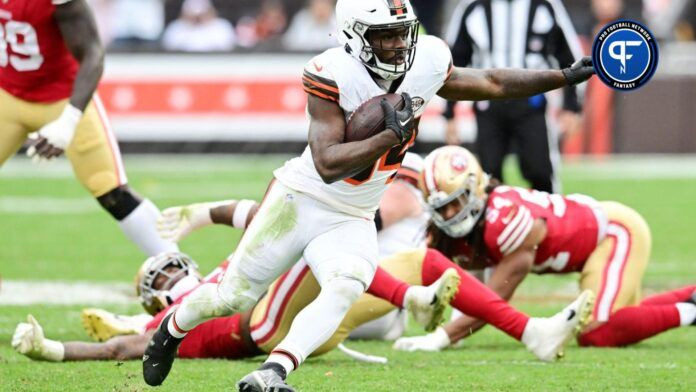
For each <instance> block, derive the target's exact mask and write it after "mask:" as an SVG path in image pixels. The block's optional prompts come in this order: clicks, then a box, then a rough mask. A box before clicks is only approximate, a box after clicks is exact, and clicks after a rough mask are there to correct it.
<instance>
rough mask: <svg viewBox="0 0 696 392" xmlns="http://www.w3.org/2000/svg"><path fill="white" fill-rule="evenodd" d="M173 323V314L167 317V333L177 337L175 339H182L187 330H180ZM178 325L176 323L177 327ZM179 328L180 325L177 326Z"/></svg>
mask: <svg viewBox="0 0 696 392" xmlns="http://www.w3.org/2000/svg"><path fill="white" fill-rule="evenodd" d="M175 313H176V312H175ZM174 324H175V322H174V315H172V317H171V318H170V319H169V322H168V323H167V331H169V334H170V335H172V336H174V337H175V338H177V339H183V338H184V336H186V334H187V333H188V330H185V331H181V330H179V329H177V328H176V327H175V326H174ZM178 326H179V325H178V324H177V327H178ZM179 328H181V327H179Z"/></svg>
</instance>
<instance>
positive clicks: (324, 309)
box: [269, 279, 365, 373]
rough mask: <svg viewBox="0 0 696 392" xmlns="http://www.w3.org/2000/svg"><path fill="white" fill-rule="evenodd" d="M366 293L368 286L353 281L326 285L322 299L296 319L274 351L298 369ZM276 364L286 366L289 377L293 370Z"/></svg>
mask: <svg viewBox="0 0 696 392" xmlns="http://www.w3.org/2000/svg"><path fill="white" fill-rule="evenodd" d="M364 290H365V286H363V284H362V283H361V282H359V281H357V280H354V279H334V280H332V281H330V282H328V283H326V284H325V285H324V287H322V289H321V292H319V296H317V298H316V299H315V300H314V301H312V303H310V304H309V305H307V306H306V307H305V308H304V309H302V311H300V313H298V314H297V316H295V319H294V320H293V321H292V325H291V326H290V331H288V334H287V336H286V337H285V339H283V341H282V342H280V344H279V345H278V347H276V349H275V350H281V351H286V352H288V353H290V354H291V355H292V356H294V357H295V359H297V362H298V365H299V364H300V363H302V362H303V361H304V360H305V359H307V357H308V356H309V355H310V354H311V353H313V352H314V350H316V349H317V348H319V346H321V345H322V344H324V343H325V342H326V341H327V340H328V339H329V338H330V337H331V335H333V334H334V332H336V329H338V326H339V325H340V324H341V321H343V317H345V315H346V313H347V312H348V309H350V307H351V305H353V303H354V302H355V301H356V300H357V299H358V297H360V295H361V294H362V293H363V291H364ZM282 356H283V355H279V357H282ZM269 360H270V358H269ZM274 362H278V363H280V364H281V365H283V367H285V368H286V370H288V373H289V372H290V371H292V370H293V369H292V366H290V368H289V369H288V367H286V365H285V364H283V362H280V360H274ZM288 362H289V360H288ZM286 364H287V362H286ZM291 364H292V363H291Z"/></svg>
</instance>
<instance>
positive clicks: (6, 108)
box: [0, 89, 127, 197]
mask: <svg viewBox="0 0 696 392" xmlns="http://www.w3.org/2000/svg"><path fill="white" fill-rule="evenodd" d="M67 103H68V100H67V99H65V100H61V101H58V102H54V103H34V102H28V101H24V100H21V99H19V98H16V97H14V96H12V95H10V94H8V93H7V92H6V91H4V90H2V89H0V166H2V164H4V163H5V161H7V160H8V159H9V158H10V157H11V156H12V155H14V154H15V153H16V152H17V150H19V148H20V147H21V146H22V144H23V143H24V142H25V140H26V139H27V136H28V135H29V134H30V133H32V132H36V131H38V130H39V129H40V128H41V127H42V126H44V125H45V124H47V123H49V122H51V121H53V120H55V119H57V118H58V117H59V116H60V114H61V113H62V112H63V109H64V108H65V105H66V104H67ZM65 154H66V156H67V157H68V159H69V160H70V163H71V164H72V168H73V171H74V172H75V176H76V177H77V179H78V181H80V183H81V184H82V185H83V186H84V187H85V188H86V189H87V190H88V191H89V192H90V193H91V194H92V195H93V196H94V197H99V196H102V195H104V194H106V193H107V192H109V191H110V190H112V189H114V188H116V187H118V186H120V185H123V184H125V183H126V182H127V179H126V174H125V171H124V170H123V163H122V162H121V153H120V152H119V149H118V144H117V142H116V138H115V137H114V135H113V133H112V131H111V126H110V124H109V122H108V119H107V117H106V111H105V110H104V107H103V106H102V104H101V101H100V99H99V97H98V96H97V95H96V94H95V95H94V98H93V99H92V101H91V102H90V103H89V105H88V106H87V109H86V110H85V113H84V116H83V117H82V120H81V121H80V122H79V124H78V125H77V129H76V130H75V137H74V139H73V140H72V142H71V143H70V145H69V146H68V148H67V150H66V151H65Z"/></svg>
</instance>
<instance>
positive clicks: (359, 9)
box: [336, 0, 418, 80]
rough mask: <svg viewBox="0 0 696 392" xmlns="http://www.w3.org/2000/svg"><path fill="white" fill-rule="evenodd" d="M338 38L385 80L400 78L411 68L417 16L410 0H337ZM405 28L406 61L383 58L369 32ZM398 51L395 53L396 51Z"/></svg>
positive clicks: (353, 54) (415, 40)
mask: <svg viewBox="0 0 696 392" xmlns="http://www.w3.org/2000/svg"><path fill="white" fill-rule="evenodd" d="M336 25H337V26H338V30H339V31H338V41H339V42H340V43H341V44H342V45H344V47H345V49H346V51H347V52H348V53H350V54H351V55H352V56H353V57H355V58H356V59H358V60H360V61H361V62H362V63H363V64H365V66H366V67H367V68H368V69H370V70H371V71H372V72H374V73H376V74H377V75H378V76H379V77H381V78H382V79H384V80H394V79H398V78H399V77H400V76H401V75H403V74H404V73H405V72H406V71H408V70H409V69H410V68H411V65H412V64H413V59H414V57H415V55H416V42H417V41H418V18H416V14H415V13H414V11H413V7H412V6H411V2H410V1H409V0H338V3H337V4H336ZM396 28H406V31H407V34H406V48H405V49H394V50H393V51H394V52H397V51H398V52H403V55H404V63H403V64H388V63H385V62H382V61H381V60H380V59H379V58H378V57H377V55H376V54H375V52H374V51H375V49H378V50H379V49H381V48H379V47H373V46H372V45H371V44H370V40H369V33H370V32H371V31H375V30H388V29H396ZM395 54H396V53H395Z"/></svg>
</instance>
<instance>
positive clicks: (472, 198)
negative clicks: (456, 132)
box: [420, 146, 489, 238]
mask: <svg viewBox="0 0 696 392" xmlns="http://www.w3.org/2000/svg"><path fill="white" fill-rule="evenodd" d="M488 182H489V177H488V175H487V174H486V173H484V172H483V170H482V169H481V165H480V164H479V162H478V161H477V160H476V157H474V155H473V154H472V153H471V152H469V150H467V149H465V148H463V147H459V146H445V147H440V148H438V149H436V150H433V152H431V153H430V154H428V156H427V157H425V165H424V170H423V175H422V176H421V182H420V187H421V190H422V191H423V196H424V197H425V200H426V202H427V204H428V208H429V209H430V213H431V216H432V219H433V222H434V223H435V225H436V226H437V227H438V228H440V229H441V230H442V231H444V232H445V234H447V235H448V236H450V237H455V238H458V237H464V236H466V235H467V234H469V233H470V232H471V230H473V228H474V225H476V222H478V220H479V218H480V217H481V215H482V214H483V211H484V209H485V207H486V200H487V199H488V196H487V195H486V187H487V186H488ZM450 203H458V204H459V205H460V209H459V210H458V212H457V213H456V214H455V215H454V216H452V217H450V218H449V219H447V218H445V217H444V216H443V215H442V212H443V207H445V206H448V205H449V204H450Z"/></svg>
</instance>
